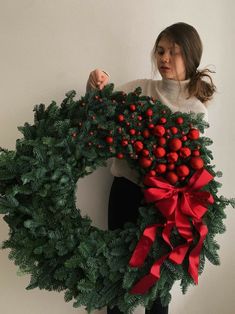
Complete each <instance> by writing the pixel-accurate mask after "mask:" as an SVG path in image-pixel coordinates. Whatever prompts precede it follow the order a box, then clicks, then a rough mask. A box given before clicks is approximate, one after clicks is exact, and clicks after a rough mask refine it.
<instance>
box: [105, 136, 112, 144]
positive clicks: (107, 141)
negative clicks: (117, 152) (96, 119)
mask: <svg viewBox="0 0 235 314" xmlns="http://www.w3.org/2000/svg"><path fill="white" fill-rule="evenodd" d="M105 141H106V143H107V144H109V145H110V144H112V143H113V137H112V136H107V137H106V139H105Z"/></svg>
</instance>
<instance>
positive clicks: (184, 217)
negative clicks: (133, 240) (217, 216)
mask: <svg viewBox="0 0 235 314" xmlns="http://www.w3.org/2000/svg"><path fill="white" fill-rule="evenodd" d="M212 179H213V176H212V175H211V174H210V173H209V172H208V171H207V170H206V169H201V170H198V171H197V172H195V173H194V174H193V176H192V177H191V178H190V180H189V182H188V185H187V186H185V187H175V186H173V185H171V184H170V183H169V182H167V181H166V180H165V179H163V178H157V177H146V178H145V180H144V184H145V185H147V186H150V188H147V189H146V190H145V191H144V197H145V200H146V202H148V203H155V206H156V208H157V209H158V210H160V211H161V213H162V214H163V216H164V217H165V218H166V223H165V224H164V225H162V224H155V225H152V226H147V227H146V228H145V230H144V232H143V235H142V236H141V238H140V240H139V242H138V244H137V246H136V248H135V250H134V252H133V254H132V257H131V259H130V261H129V265H130V266H131V267H141V266H142V265H143V263H144V261H145V259H146V257H147V255H148V253H149V250H150V248H151V246H152V244H153V242H154V240H155V238H156V233H157V231H158V228H159V227H164V229H163V231H162V237H163V239H164V240H165V242H166V243H167V244H168V245H169V246H170V248H171V252H170V253H168V254H166V255H164V256H162V257H161V258H160V259H158V260H157V261H156V262H155V263H154V264H153V266H152V267H151V269H150V272H149V274H147V275H146V276H144V277H143V278H141V279H140V281H139V282H137V284H135V285H134V287H133V288H132V289H131V291H130V292H131V293H133V294H136V293H140V294H144V293H146V292H147V291H148V289H149V288H150V287H151V286H152V285H154V283H155V282H156V281H157V280H158V279H159V278H160V268H161V265H162V263H163V262H164V260H165V259H167V258H169V260H171V261H173V262H175V263H176V264H182V262H183V260H184V258H185V256H186V254H187V252H188V250H189V248H190V246H191V245H192V243H193V241H194V235H193V229H192V224H193V226H194V227H195V229H196V230H197V231H198V233H199V235H200V238H199V241H198V243H197V245H196V246H195V247H194V248H193V249H192V250H191V252H190V254H189V268H188V272H189V274H190V275H191V277H192V278H193V280H194V281H195V283H198V266H199V257H200V252H201V249H202V245H203V242H204V240H205V238H206V235H207V233H208V229H207V226H206V225H205V224H203V222H202V217H203V215H204V214H205V213H206V211H207V206H208V205H209V204H213V202H214V199H213V196H212V195H211V194H210V193H209V192H207V191H202V190H200V189H201V188H202V187H204V186H205V185H206V184H208V183H209V182H210V181H211V180H212ZM174 227H176V228H177V230H178V232H179V234H180V235H181V236H182V237H183V238H184V239H185V240H186V243H185V244H182V245H179V246H177V247H175V248H174V247H173V246H172V244H171V242H170V234H171V230H172V229H173V228H174Z"/></svg>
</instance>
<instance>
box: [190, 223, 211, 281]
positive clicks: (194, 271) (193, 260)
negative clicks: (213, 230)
mask: <svg viewBox="0 0 235 314" xmlns="http://www.w3.org/2000/svg"><path fill="white" fill-rule="evenodd" d="M195 227H196V229H197V230H198V232H199V234H200V239H199V241H198V244H197V245H196V246H195V248H194V249H193V250H192V251H191V252H190V254H189V268H188V272H189V274H190V276H191V277H192V278H193V280H194V282H195V283H196V284H198V268H199V260H200V252H201V249H202V245H203V242H204V240H205V238H206V235H207V233H208V228H207V226H206V225H204V224H202V223H196V224H195Z"/></svg>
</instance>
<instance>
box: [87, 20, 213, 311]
mask: <svg viewBox="0 0 235 314" xmlns="http://www.w3.org/2000/svg"><path fill="white" fill-rule="evenodd" d="M202 50H203V49H202V42H201V39H200V36H199V34H198V32H197V31H196V29H195V28H194V27H192V26H191V25H189V24H186V23H182V22H180V23H175V24H173V25H171V26H169V27H167V28H166V29H164V30H163V31H162V32H161V33H160V34H159V35H158V37H157V39H156V42H155V45H154V47H153V50H152V62H153V64H154V66H155V68H156V69H158V71H159V72H160V74H161V77H162V79H161V80H152V79H137V80H134V81H131V82H128V83H126V84H124V85H121V86H119V87H118V88H116V89H117V90H121V91H124V92H126V93H128V92H132V91H134V89H135V88H137V87H138V86H140V87H141V89H142V94H143V95H146V96H150V97H153V98H155V99H159V100H160V101H161V102H162V103H163V104H165V105H167V106H168V107H169V108H170V109H171V110H172V111H173V112H175V111H181V112H187V113H189V112H190V111H193V112H196V113H199V112H202V113H204V119H205V120H206V121H208V113H207V104H208V101H209V100H211V99H212V96H213V94H214V92H215V90H216V88H215V85H214V84H213V81H212V79H211V77H210V75H209V74H208V72H211V71H210V70H208V69H204V70H202V71H200V70H198V66H199V64H200V61H201V56H202ZM203 77H206V78H207V81H205V80H203ZM108 82H109V75H108V74H107V73H106V72H104V71H102V70H100V69H96V70H94V71H92V72H91V73H90V76H89V79H88V82H87V90H90V89H92V88H97V89H100V90H101V89H103V88H104V86H105V85H106V84H108ZM111 173H112V174H113V175H114V181H113V184H112V187H111V192H110V198H109V209H108V227H109V229H110V230H113V229H116V228H122V227H123V225H124V223H125V222H127V221H130V222H136V220H137V216H138V207H139V206H140V202H141V200H142V198H143V197H142V192H141V188H140V186H139V185H137V173H136V172H135V171H134V170H133V169H130V168H129V166H128V164H127V162H126V161H124V160H119V159H116V158H114V159H113V163H112V166H111ZM107 313H108V314H118V313H120V311H119V309H118V308H114V309H109V308H108V311H107ZM167 313H168V307H163V306H162V305H161V302H160V298H157V299H156V300H155V302H154V304H153V305H152V307H151V309H150V310H146V314H167Z"/></svg>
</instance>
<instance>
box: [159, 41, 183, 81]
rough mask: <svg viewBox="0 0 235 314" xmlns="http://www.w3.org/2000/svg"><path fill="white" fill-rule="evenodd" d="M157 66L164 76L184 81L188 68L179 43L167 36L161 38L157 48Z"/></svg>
mask: <svg viewBox="0 0 235 314" xmlns="http://www.w3.org/2000/svg"><path fill="white" fill-rule="evenodd" d="M155 55H156V59H157V67H158V70H159V72H160V74H161V76H162V78H165V79H169V80H179V81H183V80H185V78H186V69H185V64H184V60H183V56H182V53H181V48H180V46H179V45H177V44H175V43H172V42H171V41H169V40H168V39H167V38H162V39H160V41H159V43H158V45H157V49H156V53H155Z"/></svg>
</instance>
